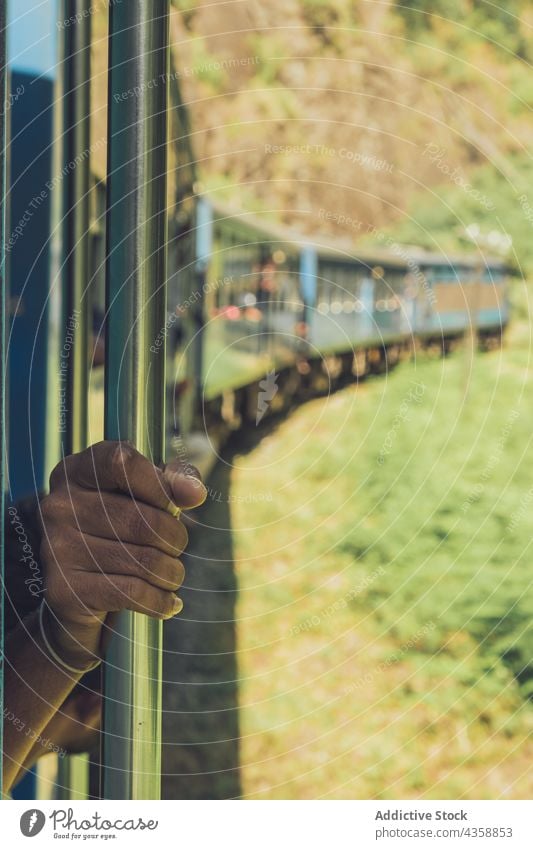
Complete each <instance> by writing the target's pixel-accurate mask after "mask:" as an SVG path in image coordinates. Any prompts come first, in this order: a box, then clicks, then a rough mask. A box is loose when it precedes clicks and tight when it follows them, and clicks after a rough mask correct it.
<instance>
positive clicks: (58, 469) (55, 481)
mask: <svg viewBox="0 0 533 849" xmlns="http://www.w3.org/2000/svg"><path fill="white" fill-rule="evenodd" d="M66 473H67V460H66V458H65V459H63V460H61V461H60V462H59V463H58V464H57V466H55V468H54V469H52V473H51V474H50V490H53V489H55V488H56V487H57V486H60V485H61V484H62V483H63V481H64V480H65V477H66Z"/></svg>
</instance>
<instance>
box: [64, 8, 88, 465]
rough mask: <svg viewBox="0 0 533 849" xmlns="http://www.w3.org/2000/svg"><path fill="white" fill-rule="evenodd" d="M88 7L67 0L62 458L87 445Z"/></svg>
mask: <svg viewBox="0 0 533 849" xmlns="http://www.w3.org/2000/svg"><path fill="white" fill-rule="evenodd" d="M91 11H92V9H91V5H90V2H89V0H65V2H64V4H63V10H62V12H63V14H64V20H68V21H71V23H70V24H69V26H65V27H64V28H63V30H62V32H63V51H62V52H63V57H62V58H63V63H62V69H63V75H62V77H63V91H62V103H63V128H62V129H63V135H62V142H63V145H62V147H63V149H62V154H63V168H62V173H63V174H65V177H64V180H63V183H62V186H63V206H62V209H63V218H62V225H63V261H62V266H61V277H62V294H63V333H64V341H65V343H67V344H65V346H64V347H65V350H64V351H62V353H61V355H60V356H61V363H60V368H61V376H62V383H63V386H62V389H63V391H64V400H65V404H64V406H65V410H66V415H65V422H64V432H63V434H62V436H63V438H62V443H63V444H62V449H63V452H64V453H65V454H72V453H74V452H77V451H82V450H83V449H84V448H86V446H87V393H88V377H89V339H88V333H89V292H88V282H89V217H90V209H89V204H90V196H89V192H90V185H91V172H90V167H91V166H90V162H91V157H90V153H91V98H90V89H91Z"/></svg>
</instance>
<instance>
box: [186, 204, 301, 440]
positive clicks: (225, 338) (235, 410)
mask: <svg viewBox="0 0 533 849" xmlns="http://www.w3.org/2000/svg"><path fill="white" fill-rule="evenodd" d="M193 241H194V251H195V260H194V268H191V265H190V263H189V265H188V267H185V268H184V267H183V266H181V268H179V267H178V268H177V269H176V275H177V278H180V277H181V279H182V285H183V281H185V286H186V291H184V290H183V289H181V293H180V298H179V306H178V313H179V314H180V323H181V325H182V327H183V333H182V334H181V338H180V339H179V340H178V342H177V344H176V346H175V348H174V350H173V351H172V353H171V369H172V378H171V379H172V381H173V382H174V386H175V387H178V392H177V394H178V396H179V398H178V399H176V400H177V403H176V405H175V407H176V409H178V414H177V416H176V420H175V421H174V425H173V426H174V429H175V430H177V431H179V432H181V433H183V434H187V432H189V431H190V430H191V429H195V430H196V431H200V432H204V433H205V432H206V431H210V432H212V431H216V429H217V427H218V426H219V425H221V424H222V426H223V427H226V428H227V427H230V428H233V429H234V428H237V427H239V426H240V425H241V423H242V422H243V421H245V420H246V421H247V420H252V419H254V420H255V419H256V417H257V406H258V392H259V391H260V387H259V384H260V382H261V381H263V380H264V379H265V377H266V375H269V374H270V375H276V381H278V382H277V384H276V391H275V396H277V398H276V397H273V399H272V409H273V410H276V409H277V408H279V406H280V405H281V404H282V403H283V399H284V398H286V396H287V393H288V391H289V390H288V387H287V386H286V385H284V384H285V382H286V381H287V380H288V378H289V375H290V368H289V367H291V366H293V365H294V363H295V361H296V359H297V356H298V350H299V347H300V345H301V341H302V333H303V327H304V302H303V298H302V294H301V288H300V249H299V246H298V244H297V243H296V242H292V241H290V240H288V239H286V238H283V236H281V235H280V234H279V233H277V232H276V231H275V229H274V228H270V227H269V226H268V225H267V226H263V225H257V224H256V223H255V222H252V220H251V219H250V216H249V215H247V214H245V213H238V212H235V211H232V210H228V209H227V208H225V207H224V206H223V205H222V204H220V203H218V202H216V201H213V200H211V199H210V198H207V197H199V198H197V201H196V218H195V225H194V228H193ZM191 270H192V272H193V273H190V272H191ZM170 288H171V289H172V286H171V287H170ZM173 309H174V308H173V307H170V306H169V313H172V311H173ZM273 379H274V378H272V380H273ZM180 387H181V388H180ZM282 390H283V391H282Z"/></svg>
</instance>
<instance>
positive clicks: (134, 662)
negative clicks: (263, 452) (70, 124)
mask: <svg viewBox="0 0 533 849" xmlns="http://www.w3.org/2000/svg"><path fill="white" fill-rule="evenodd" d="M168 39H169V2H168V0H151V2H148V0H130V2H128V3H120V4H111V6H110V31H109V41H110V54H109V57H110V58H109V157H108V199H107V237H108V243H107V267H106V289H107V293H106V297H107V309H108V316H107V332H106V393H105V394H106V400H105V435H106V438H107V439H130V440H132V441H133V442H134V444H135V445H136V446H137V448H138V449H139V450H140V451H142V452H143V453H145V454H146V455H147V456H149V457H150V459H151V460H152V461H153V462H154V463H156V464H158V463H160V462H161V461H162V459H163V457H164V432H165V410H164V398H165V354H164V351H159V353H158V352H157V349H156V348H155V346H154V340H155V339H156V337H157V335H158V334H159V332H160V331H161V328H162V327H164V325H165V318H166V303H165V301H166V234H167V222H166V175H167V136H168V131H167V119H168V108H167V103H168V79H169V65H168V63H169V42H168ZM151 348H153V349H154V350H153V351H152V350H150V349H151ZM161 642H162V627H161V623H160V622H158V621H156V620H153V619H151V618H149V617H146V616H143V615H140V614H133V613H129V612H124V613H122V614H120V616H119V617H118V618H117V620H116V621H115V622H114V623H113V636H112V639H111V641H110V645H109V649H108V652H107V656H106V663H105V668H104V695H105V701H104V705H105V707H104V729H103V755H102V767H103V769H102V772H103V775H102V778H103V797H104V798H105V799H158V798H159V797H160V792H161V791H160V786H161V674H162V663H161V660H162V653H161Z"/></svg>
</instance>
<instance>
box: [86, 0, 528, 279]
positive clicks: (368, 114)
mask: <svg viewBox="0 0 533 849" xmlns="http://www.w3.org/2000/svg"><path fill="white" fill-rule="evenodd" d="M174 7H175V8H174V13H173V17H172V41H173V53H174V62H175V66H176V69H177V73H178V75H179V79H180V84H181V88H182V91H183V95H184V97H185V100H186V102H187V104H188V106H189V109H190V113H191V119H192V125H193V128H194V130H195V133H194V139H193V140H194V146H195V150H196V153H197V156H198V160H199V163H200V171H201V174H202V179H203V182H204V184H205V185H206V187H208V188H210V189H213V188H217V189H219V190H221V193H222V195H223V196H224V197H226V198H229V199H230V200H231V201H232V202H233V203H234V204H240V205H241V206H243V207H245V208H254V209H257V210H258V211H262V212H265V213H266V214H268V215H269V216H271V217H273V218H276V219H277V220H281V221H282V222H286V223H290V224H292V225H294V226H295V227H297V228H298V229H299V230H303V231H304V232H307V233H324V232H328V231H329V232H330V233H332V234H335V235H336V236H339V235H342V236H345V237H347V238H349V239H350V240H352V241H353V242H354V243H357V242H360V241H361V240H367V239H368V231H369V230H370V232H371V237H372V238H374V239H375V238H376V235H378V237H379V234H376V233H375V232H374V231H373V230H372V228H374V227H376V228H378V229H379V231H380V232H381V231H382V229H383V228H387V227H388V226H389V225H392V226H393V227H394V230H395V232H397V233H398V234H400V236H401V237H402V238H403V239H404V240H406V241H411V242H416V243H422V244H427V245H428V246H430V245H431V243H432V240H434V239H435V238H436V239H437V240H438V245H435V244H433V247H435V246H437V247H441V248H444V249H447V248H448V247H451V246H453V247H456V246H463V247H464V246H466V245H467V244H468V243H469V239H468V238H467V237H466V236H465V230H466V228H467V227H472V225H476V224H477V225H478V227H479V237H480V239H481V244H484V243H485V242H487V241H488V243H489V244H490V246H491V248H492V249H498V247H499V242H500V243H501V238H500V240H499V241H498V238H497V237H496V236H495V231H496V232H497V231H501V232H504V231H507V230H510V231H511V234H512V235H513V237H514V241H515V246H516V248H517V251H518V257H517V260H516V261H517V262H521V261H524V260H526V261H529V260H530V259H531V257H533V252H532V251H531V249H530V248H529V246H528V242H529V241H530V240H529V234H530V227H531V221H530V220H528V214H527V206H526V204H527V203H528V201H527V199H526V200H522V201H519V200H518V199H519V198H520V197H521V196H522V195H523V194H524V193H525V194H526V195H527V193H528V189H527V185H528V183H529V182H530V181H529V176H530V172H531V168H530V167H529V161H530V160H529V153H528V150H530V149H531V143H532V141H533V124H532V122H531V107H532V105H533V87H532V86H531V82H530V73H531V65H530V62H531V58H532V47H531V34H532V29H533V10H532V8H531V5H530V4H529V3H527V2H526V0H512V2H508V3H506V6H505V9H503V8H499V7H498V6H497V5H495V4H493V3H489V2H484V1H482V2H472V1H471V0H437V2H431V3H430V2H429V0H418V2H416V3H413V2H412V0H407V2H404V3H403V4H399V3H394V2H393V0H384V1H383V2H370V0H355V2H354V0H269V2H268V3H267V2H264V0H212V2H209V3H203V2H201V0H177V2H175V4H174ZM415 7H416V8H415ZM417 10H418V11H417ZM103 18H104V13H100V16H99V20H98V23H97V27H98V29H99V31H100V32H103V26H104V23H103ZM104 45H105V41H104V40H102V41H101V42H100V45H99V47H97V48H96V51H95V53H96V54H97V55H96V59H95V62H96V66H97V68H98V69H99V71H100V72H101V71H102V69H103V67H104V65H105V55H104ZM95 96H96V98H97V100H98V99H99V98H100V99H101V98H102V97H104V96H105V90H104V87H103V86H100V85H99V86H96V87H95ZM101 106H102V103H101V102H98V104H97V109H96V114H99V115H100V118H99V119H98V120H100V123H101V121H102V120H103V119H102V114H103V113H102V111H101ZM101 160H103V154H101ZM99 165H100V167H101V168H102V167H103V161H100V163H99ZM531 207H532V208H533V199H532V202H531ZM324 210H325V211H329V212H330V213H331V214H332V215H331V216H330V218H329V220H328V219H326V218H325V217H324ZM346 218H349V219H350V221H348V222H346V221H344V219H346ZM530 218H531V219H533V212H532V214H531V217H530ZM470 232H472V231H470ZM490 234H492V235H490Z"/></svg>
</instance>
